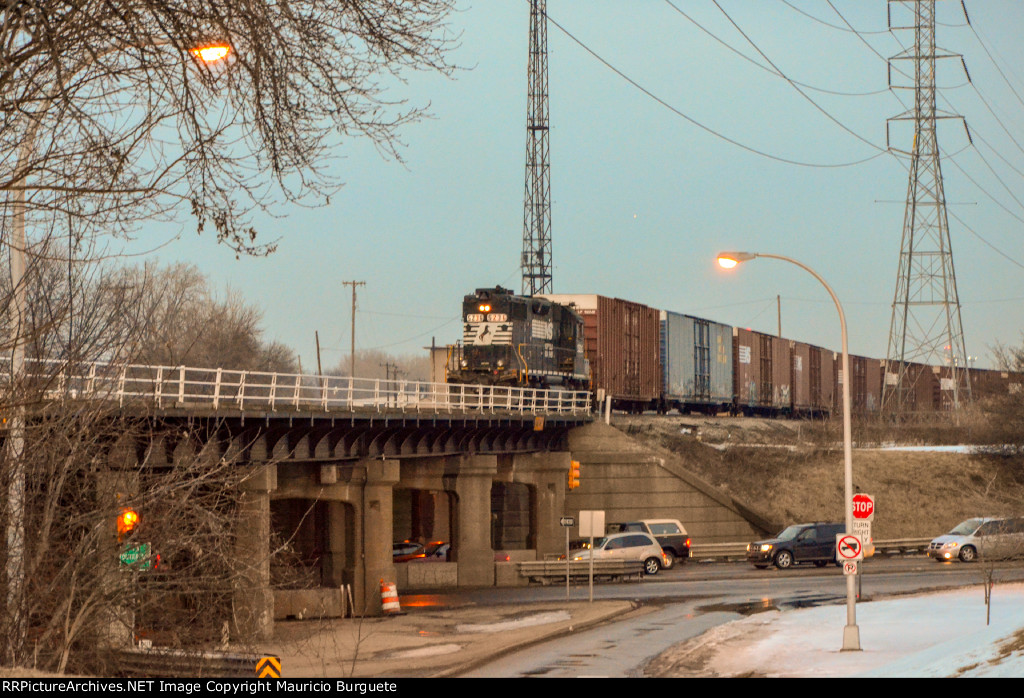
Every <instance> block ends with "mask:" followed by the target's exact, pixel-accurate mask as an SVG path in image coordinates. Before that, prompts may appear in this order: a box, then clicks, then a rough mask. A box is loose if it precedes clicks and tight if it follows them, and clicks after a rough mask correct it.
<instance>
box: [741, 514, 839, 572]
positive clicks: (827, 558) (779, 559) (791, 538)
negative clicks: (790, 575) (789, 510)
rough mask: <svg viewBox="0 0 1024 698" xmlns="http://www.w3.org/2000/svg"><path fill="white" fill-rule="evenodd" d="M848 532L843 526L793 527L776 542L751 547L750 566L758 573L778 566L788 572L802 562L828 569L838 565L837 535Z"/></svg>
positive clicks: (749, 554)
mask: <svg viewBox="0 0 1024 698" xmlns="http://www.w3.org/2000/svg"><path fill="white" fill-rule="evenodd" d="M845 530H846V525H845V524H841V523H820V522H819V523H805V524H793V525H792V526H789V527H788V528H786V529H785V530H784V531H782V533H780V534H779V535H777V536H775V537H774V538H767V539H765V540H759V541H755V542H753V543H750V544H749V545H747V562H750V563H751V564H753V565H754V567H757V568H758V569H764V568H766V567H767V566H768V565H775V566H776V567H778V568H779V569H780V570H784V569H787V568H789V567H792V566H793V565H796V564H799V563H801V562H813V563H814V564H815V565H817V566H818V567H824V566H825V565H827V564H829V563H830V562H835V561H836V535H837V534H839V533H842V532H844V531H845Z"/></svg>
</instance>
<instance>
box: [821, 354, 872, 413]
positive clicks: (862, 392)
mask: <svg viewBox="0 0 1024 698" xmlns="http://www.w3.org/2000/svg"><path fill="white" fill-rule="evenodd" d="M884 366H885V362H884V361H882V360H880V359H869V358H867V357H866V356H857V355H855V354H850V373H851V374H853V380H852V381H851V382H850V402H851V403H852V409H851V412H852V414H874V413H877V412H878V411H879V410H881V409H882V375H883V372H884ZM834 375H835V380H834V381H833V386H834V389H833V390H834V410H835V414H842V412H843V380H844V378H843V357H842V354H836V359H835V374H834Z"/></svg>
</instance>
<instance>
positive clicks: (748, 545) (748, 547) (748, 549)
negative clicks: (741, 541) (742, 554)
mask: <svg viewBox="0 0 1024 698" xmlns="http://www.w3.org/2000/svg"><path fill="white" fill-rule="evenodd" d="M747 552H748V553H749V552H750V543H747Z"/></svg>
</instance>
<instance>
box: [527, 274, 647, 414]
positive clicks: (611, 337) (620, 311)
mask: <svg viewBox="0 0 1024 698" xmlns="http://www.w3.org/2000/svg"><path fill="white" fill-rule="evenodd" d="M542 297H543V298H547V299H548V300H552V301H555V302H556V303H562V304H564V305H570V304H571V305H573V306H575V307H576V311H577V312H578V313H580V315H582V316H583V323H584V327H583V329H584V339H585V342H586V344H585V352H586V356H587V359H589V360H590V372H591V376H592V385H593V388H594V390H595V391H596V392H597V394H598V397H601V396H602V395H604V396H611V398H612V404H613V405H615V406H617V407H619V408H622V409H629V410H642V409H651V408H654V407H656V406H657V402H658V398H659V397H660V395H661V361H660V357H659V347H660V343H661V342H660V335H661V332H660V322H659V319H658V311H657V310H656V309H655V308H649V307H648V306H646V305H643V304H641V303H634V302H632V301H627V300H623V299H621V298H608V297H607V296H598V295H596V294H564V293H556V294H545V295H544V296H542Z"/></svg>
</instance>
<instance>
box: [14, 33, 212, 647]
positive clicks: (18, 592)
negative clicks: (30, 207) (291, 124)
mask: <svg viewBox="0 0 1024 698" xmlns="http://www.w3.org/2000/svg"><path fill="white" fill-rule="evenodd" d="M169 43H170V41H168V40H167V39H150V40H149V41H148V42H144V44H143V45H146V46H165V45H167V44H169ZM132 47H135V48H138V47H139V45H137V44H125V45H123V46H118V47H114V48H110V49H108V50H106V51H100V52H99V53H96V54H94V55H91V56H90V57H89V58H88V59H87V60H85V61H83V62H82V63H81V64H80V65H78V66H75V67H74V68H73V69H72V70H70V71H69V72H67V73H65V74H64V75H63V78H64V79H65V80H66V79H69V78H70V77H71V76H72V75H76V74H77V73H79V72H81V71H83V70H85V69H86V68H88V67H89V66H90V65H92V64H93V63H95V62H96V60H98V59H99V58H100V57H102V56H105V55H108V54H110V53H113V52H115V51H123V50H125V49H127V48H132ZM230 50H231V49H230V47H229V46H228V45H227V44H215V45H207V46H203V47H197V48H194V49H192V50H190V53H191V54H192V55H193V56H195V57H196V58H197V59H199V60H200V61H202V62H204V63H215V62H216V61H219V60H221V59H223V58H224V57H226V56H227V55H228V53H229V52H230ZM57 94H62V92H61V91H59V90H58V93H57ZM42 97H43V99H42V100H41V103H42V106H41V107H40V108H39V113H42V112H45V111H46V110H47V109H48V108H49V107H50V105H51V103H52V102H53V100H54V97H53V96H47V95H45V94H44V95H42ZM31 116H33V115H30V118H31ZM40 123H41V121H40V119H34V118H33V119H32V123H31V125H30V126H29V128H28V129H27V130H26V132H25V136H24V138H23V139H22V141H21V145H20V147H19V149H18V163H17V166H16V168H15V170H14V171H15V172H16V173H18V175H19V176H18V180H17V181H16V183H15V184H14V186H13V187H12V189H14V198H13V201H12V205H11V214H12V215H11V240H10V249H11V252H10V255H11V258H10V270H11V289H12V303H11V304H10V306H9V326H10V328H11V332H12V333H13V337H12V343H13V346H12V348H11V385H12V387H13V388H14V389H15V390H16V389H18V387H19V385H20V383H21V381H22V379H23V378H24V374H25V345H26V338H25V337H24V336H23V331H24V327H25V314H26V311H27V308H26V303H27V295H28V294H27V288H26V281H25V272H26V270H27V264H26V261H25V258H26V248H27V240H26V235H25V209H26V202H25V192H26V189H27V186H26V184H27V180H28V175H29V170H30V169H31V158H32V153H33V151H34V150H35V141H36V131H37V130H38V127H39V124H40ZM25 416H26V406H25V402H24V400H20V399H19V400H16V405H15V407H14V410H13V413H12V416H11V420H10V426H9V428H8V432H7V434H8V438H7V444H6V448H7V455H8V459H9V462H10V463H11V479H10V482H9V483H8V487H7V500H8V516H7V561H6V568H5V569H6V574H7V600H6V603H7V612H8V615H9V617H10V618H11V619H12V625H13V626H14V628H15V632H14V633H13V635H12V637H14V638H16V640H15V642H17V643H19V646H17V647H14V648H11V649H9V653H10V654H11V656H14V655H16V654H18V652H20V650H21V649H22V647H21V642H22V640H23V632H24V630H25V626H24V623H25V618H24V614H23V611H24V582H25V463H24V460H23V457H24V452H25Z"/></svg>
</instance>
